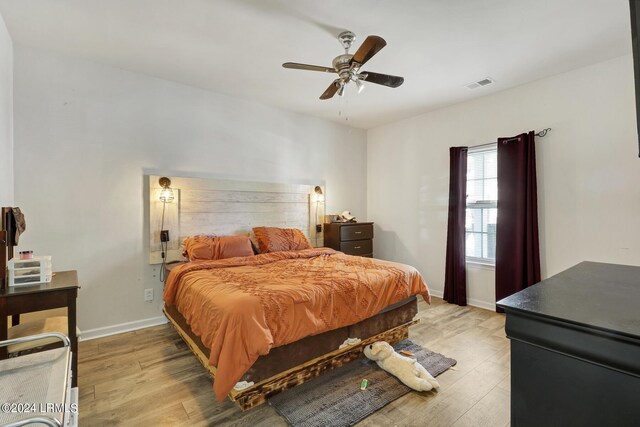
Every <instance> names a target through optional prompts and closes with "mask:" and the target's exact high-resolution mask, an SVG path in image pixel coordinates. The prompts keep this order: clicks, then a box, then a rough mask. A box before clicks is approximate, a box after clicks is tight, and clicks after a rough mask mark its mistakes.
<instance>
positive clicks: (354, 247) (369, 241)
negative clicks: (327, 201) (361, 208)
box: [324, 222, 373, 258]
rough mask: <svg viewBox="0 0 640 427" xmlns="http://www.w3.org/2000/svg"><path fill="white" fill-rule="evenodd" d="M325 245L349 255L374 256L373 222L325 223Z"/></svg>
mask: <svg viewBox="0 0 640 427" xmlns="http://www.w3.org/2000/svg"><path fill="white" fill-rule="evenodd" d="M324 245H325V246H327V247H329V248H332V249H335V250H337V251H341V252H344V253H345V254H347V255H358V256H364V257H369V258H372V257H373V222H331V223H327V224H324Z"/></svg>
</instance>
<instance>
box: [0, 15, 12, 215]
mask: <svg viewBox="0 0 640 427" xmlns="http://www.w3.org/2000/svg"><path fill="white" fill-rule="evenodd" d="M0 206H13V44H12V42H11V36H10V35H9V32H8V31H7V27H6V26H5V24H4V20H3V19H2V15H0Z"/></svg>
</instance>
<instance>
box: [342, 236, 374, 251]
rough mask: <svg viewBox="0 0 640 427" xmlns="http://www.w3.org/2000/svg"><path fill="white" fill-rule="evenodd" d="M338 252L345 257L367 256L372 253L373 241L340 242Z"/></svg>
mask: <svg viewBox="0 0 640 427" xmlns="http://www.w3.org/2000/svg"><path fill="white" fill-rule="evenodd" d="M340 251H341V252H344V253H345V254H347V255H368V254H371V253H372V252H373V241H372V240H371V239H369V240H352V241H350V242H342V243H340Z"/></svg>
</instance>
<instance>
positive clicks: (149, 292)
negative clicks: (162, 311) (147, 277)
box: [144, 288, 153, 302]
mask: <svg viewBox="0 0 640 427" xmlns="http://www.w3.org/2000/svg"><path fill="white" fill-rule="evenodd" d="M144 300H145V301H146V302H151V301H153V288H149V289H145V290H144Z"/></svg>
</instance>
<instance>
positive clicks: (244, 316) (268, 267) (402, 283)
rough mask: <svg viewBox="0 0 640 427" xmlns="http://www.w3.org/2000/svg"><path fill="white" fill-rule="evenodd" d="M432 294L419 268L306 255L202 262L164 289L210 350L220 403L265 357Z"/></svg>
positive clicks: (324, 252)
mask: <svg viewBox="0 0 640 427" xmlns="http://www.w3.org/2000/svg"><path fill="white" fill-rule="evenodd" d="M417 294H420V295H422V296H423V297H424V299H425V300H426V301H427V302H429V301H430V297H429V291H428V289H427V286H426V284H425V283H424V281H423V280H422V277H421V276H420V274H419V273H418V272H417V271H416V269H415V268H413V267H410V266H407V265H403V264H397V263H391V262H386V261H380V260H375V259H370V258H361V257H354V256H348V255H344V254H342V253H341V252H336V251H334V250H332V249H326V248H322V249H306V250H301V251H287V252H275V253H267V254H261V255H256V256H250V257H244V258H228V259H223V260H217V261H200V262H192V263H188V264H184V265H182V266H180V267H176V268H174V269H173V270H172V271H171V273H170V274H169V277H168V278H167V284H166V287H165V290H164V295H163V298H164V301H165V303H166V304H167V305H170V306H171V305H176V307H177V309H178V310H179V311H180V313H182V315H183V316H184V317H185V319H186V321H187V323H188V324H189V325H190V326H191V329H192V331H193V332H194V333H195V334H196V335H198V336H199V337H200V339H201V340H202V342H203V343H204V345H206V346H207V347H208V348H209V349H211V354H210V356H209V363H211V365H213V366H215V367H216V369H217V371H216V378H215V382H214V387H213V388H214V391H215V393H216V396H217V397H218V399H219V400H223V399H224V397H225V396H226V395H227V394H228V393H229V391H231V389H232V388H233V387H234V385H235V384H236V382H237V381H238V380H239V379H240V378H241V377H242V375H243V374H244V373H245V372H246V371H247V370H248V369H249V367H250V366H251V365H252V364H253V363H254V362H255V361H256V360H257V359H258V357H259V356H261V355H266V354H267V353H269V350H270V349H271V348H272V347H277V346H281V345H284V344H288V343H290V342H293V341H296V340H299V339H301V338H304V337H306V336H309V335H315V334H319V333H322V332H325V331H329V330H332V329H337V328H340V327H343V326H347V325H352V324H354V323H357V322H360V321H361V320H363V319H366V318H368V317H371V316H373V315H374V314H376V313H378V312H379V311H381V310H382V309H383V308H385V307H386V306H388V305H390V304H394V303H396V302H399V301H401V300H403V299H405V298H407V297H409V296H411V295H417Z"/></svg>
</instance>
